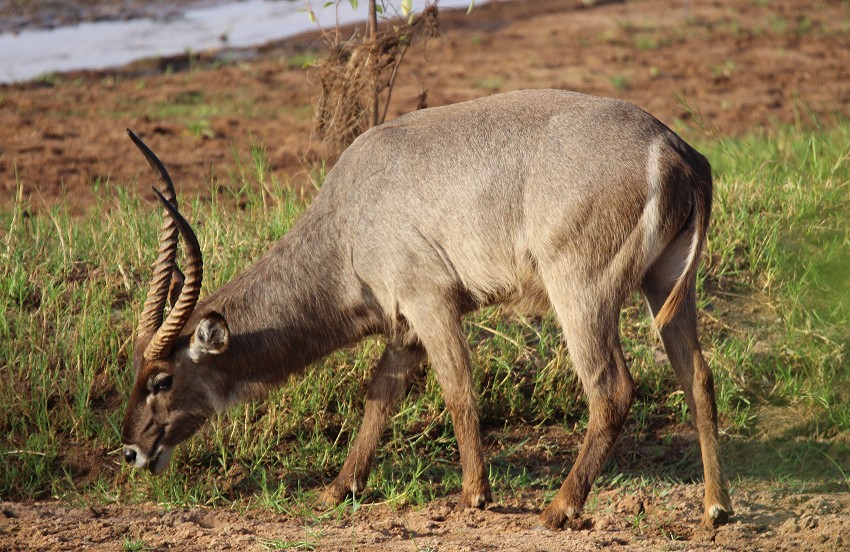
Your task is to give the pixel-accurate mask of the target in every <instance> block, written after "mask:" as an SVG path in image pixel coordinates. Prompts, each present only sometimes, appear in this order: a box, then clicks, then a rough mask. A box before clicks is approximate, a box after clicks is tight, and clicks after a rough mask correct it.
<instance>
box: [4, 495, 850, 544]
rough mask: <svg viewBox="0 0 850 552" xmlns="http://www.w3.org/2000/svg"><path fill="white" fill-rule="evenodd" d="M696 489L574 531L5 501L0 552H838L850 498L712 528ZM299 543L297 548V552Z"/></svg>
mask: <svg viewBox="0 0 850 552" xmlns="http://www.w3.org/2000/svg"><path fill="white" fill-rule="evenodd" d="M701 491H702V488H701V486H700V485H675V486H672V487H666V491H665V493H664V496H658V495H655V494H654V493H653V492H652V490H651V489H648V490H646V491H640V492H637V493H633V494H628V493H624V492H623V491H622V490H607V491H601V492H598V493H596V494H595V495H594V497H593V505H592V507H591V510H592V511H591V512H589V513H587V514H585V516H584V517H583V518H582V521H581V522H580V523H579V524H578V526H577V527H574V528H572V529H566V530H564V531H557V532H555V531H549V530H547V529H543V528H541V526H540V524H539V518H538V514H539V508H540V505H541V497H540V496H539V495H536V494H528V495H526V496H524V497H523V498H522V499H516V498H512V497H504V498H502V499H501V500H500V501H499V502H498V504H496V505H493V506H491V507H489V508H488V509H486V510H483V511H480V510H466V511H463V512H455V511H454V510H453V508H452V505H453V504H452V502H451V500H447V499H440V500H436V501H434V502H431V503H429V504H428V505H427V506H425V507H424V508H421V509H413V508H401V509H399V510H393V509H391V508H389V507H388V506H386V505H380V504H379V505H364V506H362V507H361V508H360V509H359V510H357V511H356V512H355V513H354V514H345V515H342V516H340V517H336V518H331V519H330V520H325V521H322V522H315V521H307V520H305V519H303V518H293V517H290V516H287V515H285V514H277V513H273V512H270V511H267V510H261V509H251V510H247V511H236V510H232V509H226V508H219V509H206V508H188V509H177V510H165V509H163V508H160V507H157V506H156V505H153V504H140V505H136V506H119V505H108V506H89V507H74V508H70V507H66V506H63V505H61V504H59V503H56V502H40V503H35V504H18V503H3V504H2V507H0V550H116V549H119V548H120V547H121V545H122V543H123V542H124V541H125V539H128V540H134V541H137V542H139V541H141V542H143V543H144V544H145V545H147V546H149V547H151V548H152V549H155V550H166V549H173V550H230V549H238V550H263V549H269V548H270V547H271V548H273V547H274V546H277V547H283V546H287V547H288V548H290V549H307V550H312V549H316V550H364V551H380V550H399V551H400V550H439V551H446V552H454V551H457V552H461V551H478V550H516V551H524V550H528V551H531V550H535V551H540V550H552V551H557V550H576V551H585V550H588V551H589V550H599V549H611V550H646V549H649V550H742V551H743V550H746V551H751V550H770V551H785V550H788V551H799V550H846V549H847V547H848V546H850V515H848V512H850V497H848V495H847V494H835V495H829V494H817V493H800V494H793V495H789V494H787V493H779V492H773V491H770V490H763V489H762V490H749V491H745V492H738V493H737V496H736V500H735V509H736V516H735V518H734V520H733V521H732V523H730V524H729V525H727V526H725V527H722V528H720V529H719V530H717V531H707V530H704V529H701V528H699V527H697V526H696V525H695V520H697V519H699V516H700V515H701V511H700V508H699V502H700V497H701ZM299 545H300V548H299Z"/></svg>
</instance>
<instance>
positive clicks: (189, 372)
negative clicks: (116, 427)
mask: <svg viewBox="0 0 850 552" xmlns="http://www.w3.org/2000/svg"><path fill="white" fill-rule="evenodd" d="M134 364H135V365H136V381H135V383H134V385H133V390H132V392H131V394H130V399H129V402H128V404H127V410H126V412H125V414H124V423H123V427H122V430H121V440H122V442H123V443H124V457H125V460H126V461H127V463H129V464H133V465H134V466H135V467H138V468H147V469H148V470H150V471H151V473H154V474H160V473H162V471H164V470H165V468H166V467H167V466H168V461H169V459H170V457H171V453H172V451H173V449H174V447H175V446H176V445H177V444H179V443H180V442H182V441H185V440H186V439H188V438H189V437H191V436H192V435H193V434H194V433H195V432H196V431H197V430H198V429H199V428H200V427H201V426H202V425H203V424H204V422H205V421H206V420H207V418H209V417H210V416H211V415H212V414H213V413H215V408H214V406H213V404H212V400H211V398H212V394H211V391H212V390H211V389H210V388H209V387H208V384H206V383H205V382H208V381H209V377H208V371H209V366H206V365H205V364H206V363H205V362H203V360H202V361H201V363H199V364H196V363H195V362H193V361H192V360H191V359H190V358H189V354H188V347H187V346H185V345H184V346H183V347H176V348H175V350H174V351H173V352H172V353H171V355H170V356H169V358H168V359H167V360H147V359H144V357H143V355H137V356H136V362H135V363H134Z"/></svg>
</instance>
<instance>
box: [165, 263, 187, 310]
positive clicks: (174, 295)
mask: <svg viewBox="0 0 850 552" xmlns="http://www.w3.org/2000/svg"><path fill="white" fill-rule="evenodd" d="M185 281H186V277H185V276H183V273H182V272H180V269H179V268H177V267H176V266H175V267H174V268H173V269H172V270H171V286H170V287H169V288H168V308H169V309H173V308H174V304H175V303H176V302H177V299H179V298H180V292H181V291H183V282H185Z"/></svg>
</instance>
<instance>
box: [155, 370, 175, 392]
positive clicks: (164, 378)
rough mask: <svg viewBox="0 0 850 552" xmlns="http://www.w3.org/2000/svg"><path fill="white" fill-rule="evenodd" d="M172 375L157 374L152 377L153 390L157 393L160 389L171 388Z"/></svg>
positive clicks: (166, 389)
mask: <svg viewBox="0 0 850 552" xmlns="http://www.w3.org/2000/svg"><path fill="white" fill-rule="evenodd" d="M173 380H174V377H173V376H172V375H171V374H159V375H158V376H156V377H154V380H153V392H154V393H159V392H160V391H168V390H169V389H171V383H172V382H173Z"/></svg>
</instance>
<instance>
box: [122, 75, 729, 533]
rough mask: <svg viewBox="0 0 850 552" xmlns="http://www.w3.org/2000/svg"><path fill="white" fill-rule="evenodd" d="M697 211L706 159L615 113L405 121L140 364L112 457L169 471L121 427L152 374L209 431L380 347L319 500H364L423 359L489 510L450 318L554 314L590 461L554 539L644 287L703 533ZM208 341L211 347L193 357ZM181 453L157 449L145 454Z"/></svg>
mask: <svg viewBox="0 0 850 552" xmlns="http://www.w3.org/2000/svg"><path fill="white" fill-rule="evenodd" d="M710 206H711V171H710V167H709V166H708V163H707V162H706V161H705V159H704V158H703V157H702V156H701V155H700V154H699V153H697V152H696V151H694V150H693V149H692V148H691V147H690V146H688V145H687V144H685V143H684V142H683V141H682V140H681V139H680V138H679V137H678V136H676V135H675V134H674V133H673V132H672V131H670V130H669V129H668V128H667V127H665V126H664V125H662V124H661V123H659V122H658V121H657V120H656V119H654V118H653V117H652V116H650V115H648V114H647V113H645V112H644V111H642V110H640V109H638V108H636V107H635V106H633V105H631V104H628V103H625V102H620V101H616V100H609V99H602V98H596V97H591V96H585V95H581V94H575V93H570V92H564V91H555V90H539V91H520V92H512V93H507V94H500V95H496V96H491V97H488V98H483V99H479V100H474V101H471V102H466V103H462V104H456V105H451V106H447V107H441V108H434V109H427V110H423V111H419V112H416V113H411V114H409V115H406V116H403V117H400V118H398V119H396V120H394V121H392V122H389V123H386V124H384V125H381V126H379V127H376V128H373V129H371V130H369V131H368V132H366V133H365V134H363V135H362V136H361V137H360V138H358V139H357V140H356V141H355V142H354V144H352V145H351V147H349V148H348V150H346V151H345V152H344V153H343V155H342V157H341V158H340V159H339V162H338V163H337V165H336V166H335V167H334V169H333V170H332V171H331V172H330V173H329V174H328V176H327V179H326V180H325V183H324V185H323V187H322V189H321V191H320V192H319V194H318V195H317V196H316V198H315V200H314V202H313V204H312V206H311V207H310V208H309V209H308V210H307V212H305V213H304V215H303V216H302V217H301V218H300V219H299V220H298V221H297V223H296V224H295V225H294V227H293V228H292V230H290V232H288V233H287V234H286V235H285V236H284V237H283V238H282V239H281V240H280V242H278V243H277V244H276V245H275V246H274V247H273V248H272V249H271V250H269V251H268V252H267V253H266V254H265V255H264V256H263V257H262V258H261V259H260V260H259V261H257V263H255V264H254V265H253V266H252V267H251V268H249V269H248V270H247V271H245V272H244V273H242V274H241V275H239V276H238V277H236V278H235V279H234V280H233V281H231V282H230V283H228V284H226V285H225V286H223V287H222V288H221V289H219V290H217V291H215V292H213V293H212V294H210V295H209V296H208V297H207V298H206V299H204V300H202V301H201V302H200V303H198V305H197V306H196V307H195V309H194V312H193V313H192V315H191V317H190V318H189V320H188V322H186V324H185V326H184V328H183V331H182V334H181V337H179V338H178V339H177V341H176V343H175V344H174V347H173V351H172V352H171V353H170V356H169V357H168V358H167V359H163V360H161V361H156V362H146V361H144V359H141V360H138V362H137V372H138V374H137V384H136V388H135V389H134V395H133V396H132V397H131V400H130V404H129V406H128V412H127V416H126V418H125V430H124V434H123V438H124V441H125V443H126V444H128V445H132V447H133V448H134V450H138V451H142V453H143V455H142V458H143V459H144V458H152V460H145V461H149V462H152V463H154V464H161V462H156V460H157V454H158V453H157V452H156V451H155V450H154V449H155V445H154V444H152V443H151V438H150V437H148V438H147V439H143V438H141V437H137V436H136V433H137V432H136V431H135V430H134V428H138V427H139V426H141V425H144V424H142V423H140V422H139V421H138V420H139V419H148V418H150V414H147V413H146V412H145V408H146V399H145V397H147V395H145V389H148V394H150V390H149V388H150V386H151V383H150V382H151V381H152V379H151V378H153V377H155V376H156V375H157V374H159V373H161V372H163V371H166V372H168V373H170V374H173V377H174V383H173V387H172V388H171V389H170V390H169V391H168V392H167V393H166V392H163V393H159V394H158V395H157V397H154V400H153V403H154V404H155V405H159V406H158V410H159V412H160V414H159V419H162V420H165V419H167V418H168V415H169V414H163V413H162V412H166V413H170V412H172V411H173V412H174V413H175V415H176V414H177V413H178V411H179V410H180V409H181V404H183V403H181V400H180V393H179V392H178V391H179V389H180V388H182V389H189V388H193V389H194V392H193V393H194V397H193V401H195V402H196V403H197V401H198V399H197V393H198V391H197V389H198V388H200V387H203V393H202V395H203V396H204V397H206V403H205V404H206V406H204V407H198V406H197V404H196V405H195V406H194V408H195V409H196V410H198V408H200V409H201V410H202V411H203V413H204V414H208V413H210V412H212V411H213V410H214V409H218V410H220V409H222V408H224V407H226V405H228V404H231V403H233V402H236V401H241V400H247V399H251V398H256V397H259V396H261V395H262V394H263V392H264V391H265V390H267V389H268V388H269V386H273V385H275V384H278V383H280V382H282V381H283V380H285V379H286V378H287V377H288V376H289V375H290V374H292V373H297V372H299V371H301V370H302V369H303V368H304V367H305V366H306V365H308V364H309V363H311V362H313V361H314V360H316V359H318V358H321V357H322V356H324V355H326V354H328V353H329V352H331V351H333V350H335V349H337V348H339V347H342V346H344V345H347V344H352V343H355V342H357V341H358V340H360V339H362V338H363V337H364V336H366V335H369V334H374V333H382V334H384V335H386V336H387V337H388V343H387V349H386V351H385V353H384V355H383V357H382V358H381V360H380V362H379V363H378V365H377V366H376V368H375V370H374V372H373V375H372V379H371V382H370V384H369V387H368V391H367V396H366V407H365V414H364V421H363V425H362V427H361V429H360V431H359V432H358V435H357V438H356V439H355V441H354V443H353V445H352V448H351V452H350V453H349V456H348V459H347V460H346V462H345V465H344V466H343V468H342V470H341V472H340V474H339V476H338V477H337V478H336V480H335V481H334V482H333V483H332V484H331V485H330V486H329V487H328V488H327V489H326V491H325V493H324V494H323V500H324V502H326V503H328V504H335V503H337V502H339V501H340V500H342V499H343V498H344V496H345V495H346V494H347V493H348V492H350V491H351V489H362V488H363V487H364V486H365V483H366V480H367V477H368V474H369V471H370V469H371V463H372V460H373V458H374V454H375V449H376V447H377V444H378V440H379V437H380V435H381V433H382V431H383V429H384V427H385V425H386V423H387V420H388V418H389V416H390V415H391V414H392V413H393V410H394V407H395V406H396V404H397V402H398V401H399V399H400V398H401V397H402V396H403V394H404V393H405V391H406V389H407V388H408V386H409V384H410V379H411V377H412V376H413V374H415V373H416V371H417V369H418V368H419V367H420V365H421V364H422V362H423V361H424V360H425V359H426V358H427V359H428V360H429V361H430V364H431V367H432V368H433V369H434V371H435V374H436V376H437V379H438V381H439V383H440V385H441V386H442V389H443V392H444V395H445V399H446V404H447V406H448V408H449V411H450V413H451V416H452V419H453V421H454V427H455V433H456V436H457V440H458V445H459V448H460V452H461V464H462V469H463V489H462V494H461V497H460V500H459V507H461V508H462V507H468V506H472V507H480V506H483V505H484V504H485V503H486V502H487V501H489V500H490V488H489V483H488V482H487V469H486V466H485V462H484V458H483V453H482V447H481V437H480V430H479V425H478V412H477V405H476V397H475V395H476V393H475V390H474V388H473V384H472V378H471V370H470V364H469V351H468V346H467V343H466V338H465V336H464V334H463V331H462V327H461V317H462V316H463V315H464V314H465V313H467V312H470V311H472V310H475V309H476V308H479V307H481V306H484V305H488V304H495V303H500V304H507V305H511V306H514V307H515V308H518V309H521V310H523V311H526V312H528V311H536V312H539V311H541V310H547V309H549V308H554V310H555V313H556V314H557V317H558V320H559V321H560V323H561V325H562V327H563V328H564V333H565V338H566V340H567V345H568V347H569V350H570V355H571V357H572V359H573V362H574V365H575V367H576V370H577V372H578V375H579V377H580V379H581V381H582V384H583V385H584V388H585V391H586V392H587V394H588V398H589V405H590V422H589V425H588V431H587V436H586V437H585V443H584V445H583V447H582V449H581V451H580V453H579V456H578V458H577V460H576V462H575V465H574V467H573V469H572V470H571V472H570V474H569V476H568V477H567V479H566V481H565V482H564V485H563V487H562V488H561V490H560V492H559V493H558V495H557V496H556V498H555V499H554V500H553V502H552V504H551V505H550V506H549V507H548V508H547V509H546V510H545V511H544V512H543V520H544V522H545V523H546V524H547V525H548V526H550V527H560V526H562V525H563V523H564V522H565V521H567V520H568V519H571V518H573V517H575V516H576V515H578V513H579V512H580V511H581V508H582V506H583V504H584V501H585V499H586V497H587V494H588V492H589V490H590V486H591V485H592V482H593V480H594V479H595V477H596V476H597V475H598V473H599V470H600V469H601V466H602V463H603V462H604V460H605V458H606V456H607V455H608V453H609V451H610V449H611V447H612V445H613V443H614V441H615V439H616V437H617V435H618V434H619V431H620V429H621V427H622V424H623V421H624V419H625V416H626V415H627V413H628V411H629V408H630V405H631V401H632V398H633V394H634V384H633V382H632V379H631V376H630V375H629V372H628V369H627V367H626V364H625V360H624V359H623V354H622V351H621V348H620V343H619V335H618V316H619V310H620V307H621V305H622V303H623V301H624V300H625V298H626V297H627V296H628V295H629V294H630V293H632V292H633V291H635V290H638V289H640V290H642V292H643V293H644V295H645V297H646V299H647V303H648V304H649V306H650V308H651V309H652V312H653V314H654V315H657V316H658V318H657V320H658V322H659V326H661V333H662V338H663V341H664V345H665V348H666V349H667V351H668V354H669V356H670V360H671V363H672V364H673V368H674V371H675V372H676V375H677V377H678V379H679V381H680V383H681V384H682V385H683V388H684V390H685V393H686V397H687V400H688V405H689V407H690V408H691V411H692V412H694V414H695V420H696V425H697V428H698V431H699V436H700V443H701V446H702V451H703V463H704V467H705V481H706V495H705V517H704V523H706V524H709V525H715V524H718V523H723V522H725V521H726V519H727V518H728V516H729V515H730V514H731V513H732V508H731V503H730V501H729V497H728V491H727V488H728V484H727V482H726V480H725V478H724V476H723V473H722V469H721V465H720V460H719V451H718V444H717V422H716V416H717V414H716V407H715V402H714V395H713V393H714V390H713V384H712V380H711V373H710V371H709V369H708V367H707V365H706V364H705V361H704V360H703V358H702V355H701V353H700V350H699V344H698V340H697V328H696V305H695V292H694V288H695V270H696V262H697V261H696V259H697V255H698V253H699V251H700V249H701V248H702V244H703V242H704V240H705V231H706V226H707V222H708V215H709V211H710ZM677 282H678V283H677ZM671 291H674V293H673V296H672V297H670V295H671ZM668 297H669V301H668ZM665 302H667V306H666V307H664V304H665ZM659 313H660V314H659ZM219 315H220V316H221V317H222V320H221V321H219V320H218V318H216V317H217V316H219ZM202 327H203V328H204V331H198V330H199V328H202ZM209 328H212V329H215V328H219V330H220V333H219V334H218V335H219V337H221V336H225V337H227V340H226V342H225V343H224V344H223V346H221V344H220V343H219V344H218V345H216V344H215V343H213V344H210V345H209V347H208V349H203V347H204V346H205V341H206V340H208V337H207V336H208V334H209V331H208V330H209ZM190 342H191V345H190ZM192 347H195V349H194V354H197V355H200V356H199V360H198V359H196V360H195V361H193V360H192V358H190V356H191V355H190V354H189V351H190V350H192ZM199 351H200V352H199ZM201 380H202V382H203V383H201ZM187 392H188V391H187ZM201 402H202V403H203V402H204V401H201ZM160 403H161V404H160ZM151 408H153V407H151ZM187 408H188V406H187ZM162 423H165V422H162ZM148 425H150V424H148ZM154 425H155V424H154ZM194 429H195V428H193V429H192V430H193V431H194ZM180 437H181V438H185V437H186V436H185V435H183V434H182V433H181V434H180ZM172 441H173V442H172ZM178 441H179V440H178V439H176V438H174V439H172V438H171V436H170V435H169V434H168V433H167V432H166V433H165V434H164V436H160V438H159V441H158V442H159V443H160V444H162V443H165V444H166V445H167V446H168V447H173V445H176V444H177V442H178ZM169 451H170V448H169ZM169 454H170V452H169ZM145 455H148V456H145ZM134 458H135V456H134ZM128 461H129V460H128ZM138 464H139V462H137V465H138ZM151 469H153V468H151ZM157 469H158V470H161V469H163V467H162V466H161V465H160V466H159V467H158V468H157Z"/></svg>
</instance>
